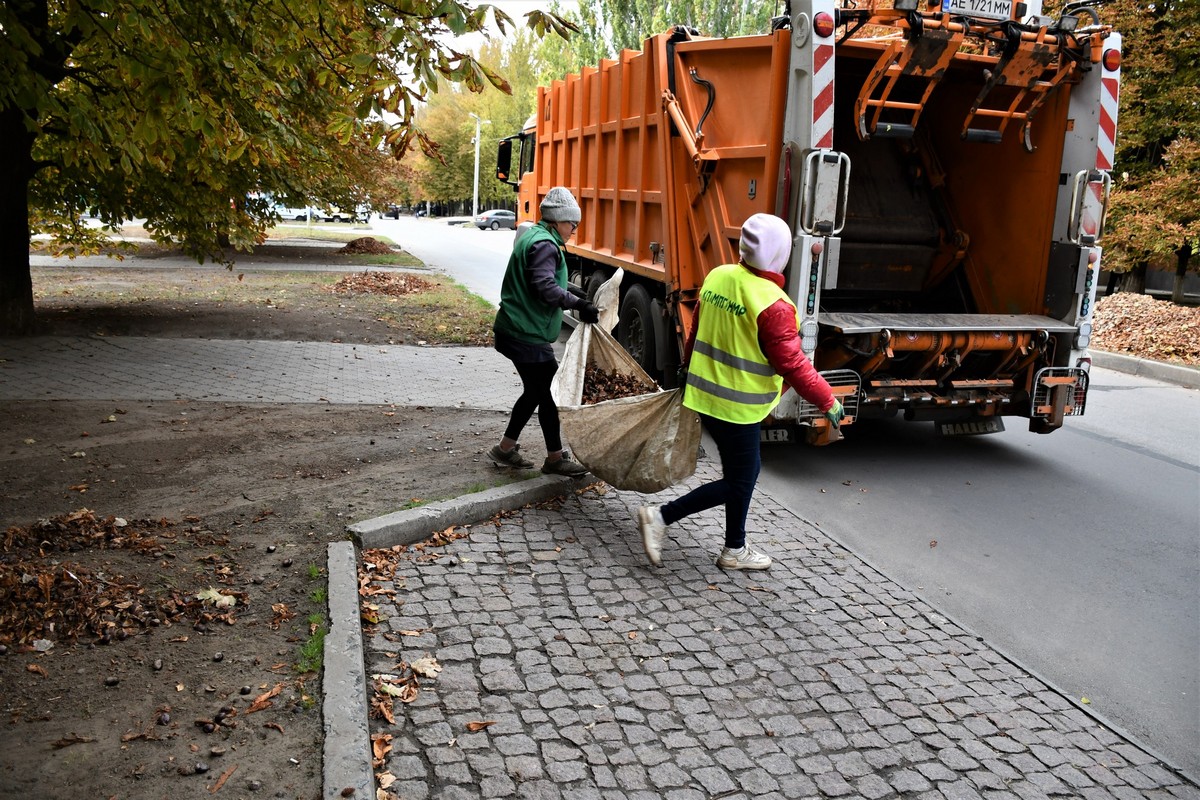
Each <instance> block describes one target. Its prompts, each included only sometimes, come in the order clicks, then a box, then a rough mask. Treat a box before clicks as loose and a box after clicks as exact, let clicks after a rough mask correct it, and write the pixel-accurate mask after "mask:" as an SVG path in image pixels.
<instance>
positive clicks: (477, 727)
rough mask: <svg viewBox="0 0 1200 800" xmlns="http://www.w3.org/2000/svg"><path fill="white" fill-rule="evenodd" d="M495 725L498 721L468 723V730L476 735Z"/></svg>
mask: <svg viewBox="0 0 1200 800" xmlns="http://www.w3.org/2000/svg"><path fill="white" fill-rule="evenodd" d="M495 724H496V720H494V719H489V720H488V721H487V722H468V723H467V730H469V731H470V732H471V733H475V732H476V731H481V730H483V729H484V728H486V727H488V726H490V725H495Z"/></svg>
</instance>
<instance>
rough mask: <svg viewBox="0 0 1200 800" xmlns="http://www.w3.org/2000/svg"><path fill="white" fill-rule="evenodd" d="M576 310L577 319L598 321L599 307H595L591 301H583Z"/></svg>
mask: <svg viewBox="0 0 1200 800" xmlns="http://www.w3.org/2000/svg"><path fill="white" fill-rule="evenodd" d="M576 311H577V312H578V313H579V319H580V321H582V322H599V321H600V309H598V308H596V306H595V305H593V304H592V303H584V304H583V305H582V306H580V307H579V308H578V309H576Z"/></svg>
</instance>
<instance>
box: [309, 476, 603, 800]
mask: <svg viewBox="0 0 1200 800" xmlns="http://www.w3.org/2000/svg"><path fill="white" fill-rule="evenodd" d="M576 485H580V481H576V480H572V479H571V478H563V477H560V476H557V475H539V476H538V477H536V478H534V479H532V480H524V481H519V482H517V483H510V484H507V485H505V486H498V487H496V488H494V489H488V490H487V491H485V492H477V493H474V494H466V495H462V496H460V497H456V498H453V499H451V500H444V501H442V502H440V503H431V504H430V505H427V506H420V507H418V508H412V509H408V510H406V511H397V512H395V513H392V514H387V515H385V516H382V517H376V518H375V519H370V520H366V521H364V522H359V523H356V524H354V525H351V526H349V527H348V528H347V531H349V532H350V533H351V535H352V536H353V537H354V539H355V541H354V542H349V541H344V542H331V543H330V544H329V548H328V568H329V633H327V634H326V635H325V650H324V655H325V675H324V678H323V684H322V686H323V689H324V693H325V702H324V706H323V716H324V721H325V750H324V755H323V760H324V786H323V796H324V797H325V798H326V800H337V798H341V797H342V796H343V794H342V792H343V791H344V790H345V789H348V788H353V789H354V794H353V795H351V796H353V797H374V796H375V772H374V770H373V768H372V766H371V764H372V751H371V726H370V720H369V717H368V715H369V713H370V712H369V710H368V707H367V702H368V700H367V698H368V691H367V676H366V661H365V658H364V655H363V632H362V622H361V620H360V618H359V608H358V550H357V549H356V547H355V544H356V543H357V544H358V545H359V546H360V547H362V548H373V547H393V546H395V545H399V544H415V543H416V542H419V541H422V540H423V539H427V538H428V537H429V535H430V534H431V533H434V532H436V531H439V530H443V529H444V528H448V527H450V526H451V525H466V524H470V523H472V522H477V521H479V520H481V519H487V518H488V517H490V516H492V515H493V514H497V513H499V512H501V511H508V510H511V509H514V508H521V507H522V506H526V505H529V504H530V503H538V502H542V501H545V500H549V499H551V498H554V497H561V496H563V495H565V494H567V493H568V492H570V491H571V489H572V487H574V486H576Z"/></svg>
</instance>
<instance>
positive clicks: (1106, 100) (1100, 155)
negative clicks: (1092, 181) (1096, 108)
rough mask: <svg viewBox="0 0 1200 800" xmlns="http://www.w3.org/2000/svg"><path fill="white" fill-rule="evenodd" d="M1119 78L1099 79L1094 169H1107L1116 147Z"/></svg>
mask: <svg viewBox="0 0 1200 800" xmlns="http://www.w3.org/2000/svg"><path fill="white" fill-rule="evenodd" d="M1120 83H1121V81H1120V78H1104V79H1103V80H1101V81H1100V86H1101V89H1100V132H1099V135H1098V136H1097V137H1096V169H1104V170H1109V169H1112V166H1113V158H1114V155H1115V153H1116V149H1117V94H1118V87H1119V86H1120Z"/></svg>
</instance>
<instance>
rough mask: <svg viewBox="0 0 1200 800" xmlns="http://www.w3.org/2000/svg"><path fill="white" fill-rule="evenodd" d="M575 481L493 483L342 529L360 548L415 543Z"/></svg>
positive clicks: (559, 492)
mask: <svg viewBox="0 0 1200 800" xmlns="http://www.w3.org/2000/svg"><path fill="white" fill-rule="evenodd" d="M578 484H579V481H576V480H573V479H571V478H563V477H560V476H558V475H539V476H538V477H536V478H534V479H532V480H524V481H519V482H517V483H510V484H507V485H505V486H497V487H496V488H494V489H488V490H487V491H483V492H475V493H473V494H464V495H461V496H460V497H455V498H453V499H451V500H443V501H441V502H438V503H430V504H429V505H426V506H418V507H417V508H410V509H407V510H405V511H396V512H394V513H392V514H387V515H385V516H382V517H376V518H375V519H369V520H366V521H364V522H357V523H355V524H353V525H350V526H348V527H347V528H346V530H347V531H348V532H349V533H350V535H351V536H353V537H354V541H355V542H356V543H357V544H358V546H359V547H361V548H363V549H364V550H369V549H371V548H375V547H394V546H396V545H405V544H415V543H416V542H419V541H422V540H423V539H427V538H429V536H430V534H432V533H435V532H437V531H440V530H444V529H446V528H448V527H450V526H451V525H467V524H469V523H472V522H477V521H479V520H481V519H487V518H488V517H490V516H492V515H493V514H498V513H499V512H501V511H508V510H510V509H513V508H520V507H521V506H525V505H528V504H530V503H539V502H542V501H544V500H549V499H550V498H552V497H561V496H563V495H565V494H566V493H567V492H569V491H571V487H572V486H575V485H578Z"/></svg>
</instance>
